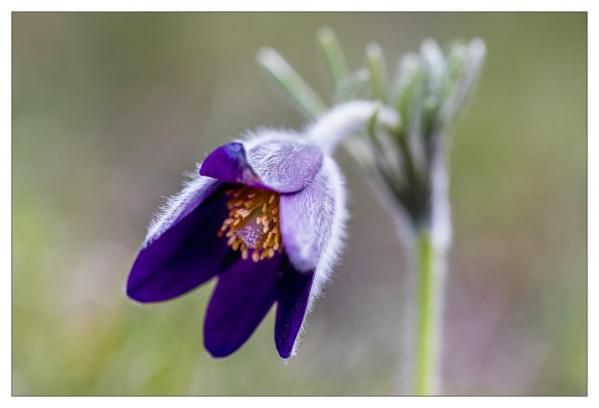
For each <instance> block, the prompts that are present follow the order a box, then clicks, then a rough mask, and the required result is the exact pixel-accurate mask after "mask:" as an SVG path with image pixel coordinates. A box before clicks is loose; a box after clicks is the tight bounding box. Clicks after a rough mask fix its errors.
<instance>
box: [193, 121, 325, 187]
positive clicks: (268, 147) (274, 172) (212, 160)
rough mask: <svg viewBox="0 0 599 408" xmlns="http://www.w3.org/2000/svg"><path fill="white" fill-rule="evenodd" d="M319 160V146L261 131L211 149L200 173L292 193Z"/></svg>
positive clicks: (309, 176) (305, 181) (304, 182)
mask: <svg viewBox="0 0 599 408" xmlns="http://www.w3.org/2000/svg"><path fill="white" fill-rule="evenodd" d="M296 138H298V139H296ZM322 159H323V156H322V152H321V151H320V149H319V148H318V147H317V146H315V145H313V144H309V143H307V142H305V141H303V140H301V139H299V136H297V135H290V134H287V133H284V132H275V131H269V130H264V131H262V132H261V133H260V135H259V136H255V137H254V138H251V139H249V140H247V141H243V142H235V143H229V144H226V145H223V146H220V147H219V148H217V149H216V150H214V151H213V152H212V153H211V154H209V155H208V157H206V160H204V163H203V164H202V167H201V169H200V174H201V175H203V176H208V177H213V178H216V179H219V180H222V181H228V182H235V183H242V184H245V185H248V186H254V187H259V188H268V189H270V190H274V191H277V192H279V193H293V192H296V191H299V190H301V189H303V188H304V187H305V186H306V185H308V184H309V183H310V182H311V181H312V180H313V178H314V176H315V175H316V173H318V171H319V170H320V168H321V166H322Z"/></svg>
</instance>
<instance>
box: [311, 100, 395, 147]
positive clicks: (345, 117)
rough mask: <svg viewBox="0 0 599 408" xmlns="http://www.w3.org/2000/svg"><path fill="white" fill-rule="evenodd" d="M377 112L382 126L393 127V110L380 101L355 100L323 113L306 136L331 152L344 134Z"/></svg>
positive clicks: (358, 128)
mask: <svg viewBox="0 0 599 408" xmlns="http://www.w3.org/2000/svg"><path fill="white" fill-rule="evenodd" d="M377 112H378V120H379V122H380V123H381V124H383V125H384V126H387V127H389V128H391V129H395V128H397V127H398V126H399V124H400V123H399V117H398V116H397V114H396V113H395V111H394V110H393V109H391V108H389V107H386V106H384V105H382V104H381V103H380V102H375V101H365V100H355V101H351V102H347V103H344V104H342V105H338V106H336V107H334V108H333V109H331V110H330V111H328V112H327V113H325V114H323V115H322V116H320V117H319V118H318V120H317V121H316V122H315V123H314V124H312V125H311V126H310V127H309V128H308V129H307V131H306V136H307V137H308V138H310V139H312V140H314V142H315V143H317V144H318V145H319V146H320V147H321V148H322V149H323V150H325V151H327V152H331V151H333V150H334V149H335V146H337V144H338V143H339V142H340V141H342V140H343V139H344V138H345V137H346V136H349V135H350V134H352V133H354V132H355V131H357V130H360V128H364V129H365V128H366V125H367V123H368V121H369V120H370V118H371V117H372V115H374V114H375V113H377Z"/></svg>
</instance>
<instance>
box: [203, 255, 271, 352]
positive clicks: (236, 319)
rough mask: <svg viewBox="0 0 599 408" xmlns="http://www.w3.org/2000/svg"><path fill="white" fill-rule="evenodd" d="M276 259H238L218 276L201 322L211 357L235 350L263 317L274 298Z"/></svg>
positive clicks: (205, 342)
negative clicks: (256, 260) (204, 316)
mask: <svg viewBox="0 0 599 408" xmlns="http://www.w3.org/2000/svg"><path fill="white" fill-rule="evenodd" d="M280 261H281V257H280V256H275V257H274V258H273V259H269V260H264V261H260V262H253V261H252V260H245V261H244V260H239V261H238V262H237V263H236V264H235V265H234V266H232V267H231V268H230V269H229V270H227V271H225V272H223V273H222V274H221V275H220V276H219V278H218V284H217V285H216V288H215V289H214V293H213V294H212V298H211V299H210V304H209V305H208V310H207V311H206V320H205V321H204V345H205V347H206V349H207V350H208V351H209V352H210V354H212V356H214V357H226V356H228V355H229V354H231V353H233V352H234V351H236V350H237V349H238V348H239V347H241V345H242V344H243V343H245V341H246V340H247V339H248V338H249V337H250V336H251V334H252V333H253V332H254V330H255V329H256V327H258V325H259V324H260V322H261V321H262V319H264V316H266V314H267V313H268V311H269V310H270V308H271V306H272V305H273V303H274V302H275V300H276V281H277V271H278V267H279V264H280Z"/></svg>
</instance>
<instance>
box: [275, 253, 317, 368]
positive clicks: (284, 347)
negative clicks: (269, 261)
mask: <svg viewBox="0 0 599 408" xmlns="http://www.w3.org/2000/svg"><path fill="white" fill-rule="evenodd" d="M282 272H283V274H282V276H281V279H280V280H279V282H278V287H277V317H276V321H275V344H276V346H277V351H278V352H279V355H280V356H281V357H282V358H285V359H286V358H289V357H291V355H292V354H293V352H294V348H295V342H296V339H297V336H298V334H299V332H300V330H301V327H302V324H303V322H304V316H305V315H306V309H307V308H308V302H309V300H310V291H311V289H312V283H313V281H314V273H313V272H307V273H301V272H298V271H297V270H295V268H293V266H292V265H291V264H290V263H289V262H288V261H287V262H286V263H285V266H283V268H282Z"/></svg>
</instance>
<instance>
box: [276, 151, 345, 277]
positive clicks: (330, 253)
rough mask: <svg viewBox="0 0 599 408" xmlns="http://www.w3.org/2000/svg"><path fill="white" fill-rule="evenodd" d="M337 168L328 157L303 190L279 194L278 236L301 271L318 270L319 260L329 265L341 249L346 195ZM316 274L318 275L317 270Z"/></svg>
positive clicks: (293, 262)
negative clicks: (279, 230)
mask: <svg viewBox="0 0 599 408" xmlns="http://www.w3.org/2000/svg"><path fill="white" fill-rule="evenodd" d="M343 191H344V190H343V188H342V180H341V176H340V174H339V172H338V169H337V167H336V165H335V164H334V163H333V162H332V160H331V159H329V158H327V160H326V161H325V164H324V165H323V167H322V169H321V171H320V172H319V173H318V174H317V175H316V177H315V178H314V180H313V182H312V183H310V184H309V185H308V186H306V188H304V189H303V190H302V191H298V192H297V193H294V194H282V195H281V201H280V211H281V215H280V219H281V236H282V238H283V245H284V247H285V251H286V252H287V254H288V256H289V259H290V261H291V263H292V264H293V265H294V266H295V267H296V268H297V269H298V270H300V271H302V272H305V271H314V270H317V267H318V266H319V263H320V261H321V258H322V257H324V258H323V259H324V263H325V264H327V265H328V264H331V263H332V262H333V261H334V258H335V257H336V256H337V254H338V252H339V250H340V247H341V236H342V235H343V223H344V220H345V218H346V210H345V196H344V193H343ZM317 273H320V271H319V270H317Z"/></svg>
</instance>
